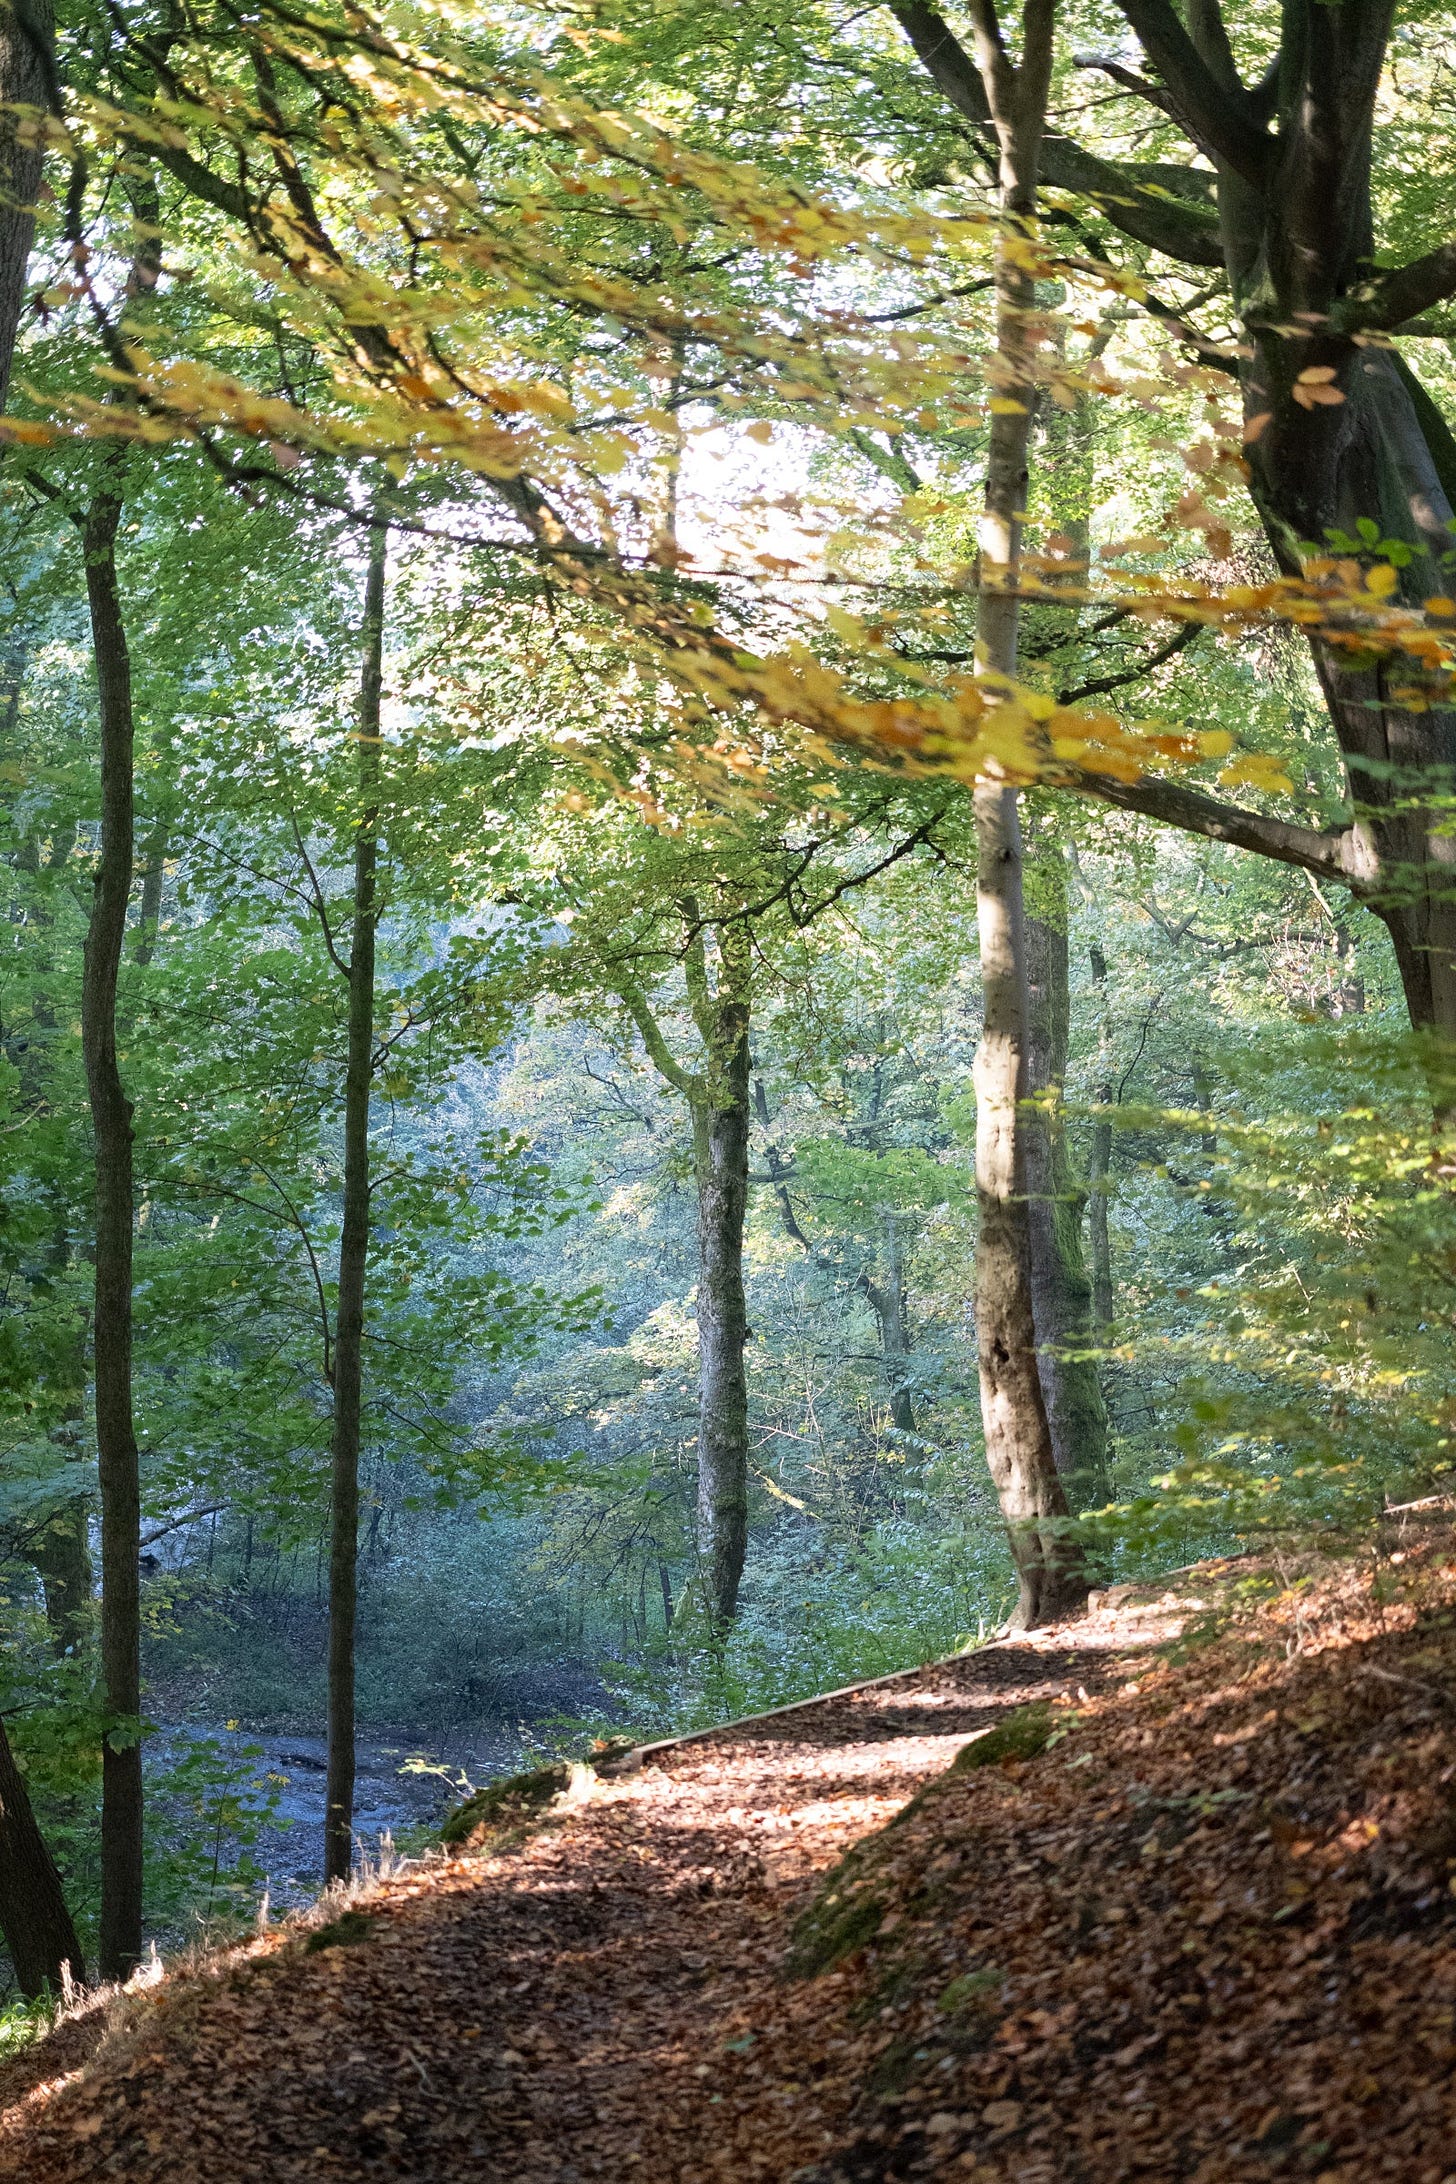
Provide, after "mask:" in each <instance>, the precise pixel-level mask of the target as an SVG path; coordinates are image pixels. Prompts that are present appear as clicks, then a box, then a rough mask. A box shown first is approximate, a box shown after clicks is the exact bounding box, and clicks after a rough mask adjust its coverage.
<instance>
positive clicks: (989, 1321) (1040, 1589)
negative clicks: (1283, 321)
mask: <svg viewBox="0 0 1456 2184" xmlns="http://www.w3.org/2000/svg"><path fill="white" fill-rule="evenodd" d="M972 17H973V21H974V23H975V26H976V33H977V59H978V62H979V63H980V66H981V73H982V77H983V80H984V82H985V86H986V94H987V98H988V100H989V101H990V104H991V108H992V113H993V116H994V119H995V124H996V131H997V137H998V141H999V145H1000V178H1001V181H1000V187H1001V210H1002V215H1003V220H1004V223H1005V224H1004V227H1003V231H1002V235H1001V238H1000V241H999V242H998V245H997V251H996V305H997V309H996V361H997V374H996V376H997V385H998V391H999V393H1000V395H1001V397H1002V398H1003V399H1002V402H1001V404H1000V406H999V407H998V408H997V409H996V410H995V411H994V412H993V414H992V417H991V434H990V447H989V450H988V454H987V466H986V503H985V513H984V515H983V517H982V522H981V598H980V621H979V630H978V635H977V645H976V657H977V666H978V669H979V672H980V674H981V675H982V677H983V678H984V679H985V681H986V682H987V683H988V684H989V685H990V687H991V689H992V691H993V692H994V691H995V690H996V689H998V688H1005V686H1006V685H1008V684H1009V683H1011V682H1012V681H1013V680H1014V678H1015V675H1016V669H1017V600H1016V574H1017V570H1018V567H1019V564H1020V557H1021V526H1022V517H1023V513H1024V510H1025V507H1026V491H1027V451H1028V444H1029V438H1030V431H1031V416H1032V407H1033V401H1034V388H1033V364H1034V352H1033V344H1032V335H1031V331H1030V322H1031V314H1032V311H1033V309H1034V305H1035V293H1034V289H1033V285H1032V281H1031V279H1030V277H1029V276H1028V274H1027V273H1026V271H1025V269H1024V266H1023V264H1022V262H1021V255H1022V242H1023V233H1024V227H1025V224H1026V223H1027V222H1028V221H1029V219H1030V218H1031V215H1032V213H1033V211H1034V208H1035V203H1036V172H1037V156H1038V150H1039V146H1040V139H1041V130H1042V123H1043V120H1044V117H1045V112H1046V96H1047V86H1048V83H1049V80H1050V73H1051V50H1052V18H1053V8H1052V0H1027V4H1026V7H1025V10H1024V14H1023V44H1024V53H1023V59H1022V63H1021V67H1020V69H1019V70H1017V71H1015V72H1014V74H1013V72H1012V70H1011V66H1010V63H1009V61H1008V59H1007V57H1006V53H1005V49H1004V47H1003V46H1002V44H1001V38H1000V32H999V29H998V27H997V25H996V20H995V16H994V14H993V12H992V11H991V9H990V8H989V6H987V5H984V4H982V0H977V4H976V5H975V6H973V9H972ZM973 801H974V808H975V823H976V844H977V877H976V918H977V925H978V928H979V932H980V942H981V984H982V994H983V1009H984V1014H983V1020H982V1031H981V1042H980V1045H979V1047H978V1049H977V1052H976V1061H975V1072H974V1076H975V1087H976V1199H977V1206H978V1211H979V1217H980V1218H979V1231H978V1236H977V1243H976V1341H977V1349H978V1353H979V1363H980V1377H981V1420H982V1425H983V1428H984V1432H985V1439H986V1461H987V1464H988V1466H989V1468H990V1472H991V1477H992V1479H993V1481H994V1482H995V1486H996V1493H997V1498H998V1500H999V1502H1000V1504H1001V1514H1002V1516H1003V1517H1004V1518H1005V1520H1006V1528H1007V1534H1008V1537H1009V1540H1010V1544H1011V1553H1012V1557H1013V1560H1014V1562H1015V1565H1016V1574H1017V1580H1018V1588H1019V1596H1018V1600H1017V1605H1016V1610H1015V1615H1014V1618H1013V1620H1014V1622H1015V1623H1016V1624H1017V1625H1018V1626H1019V1627H1022V1628H1033V1627H1035V1626H1036V1625H1038V1624H1041V1623H1046V1622H1050V1621H1052V1620H1054V1619H1055V1618H1056V1617H1057V1616H1058V1615H1060V1614H1063V1613H1065V1612H1067V1611H1068V1610H1069V1609H1071V1608H1073V1607H1075V1606H1077V1605H1078V1604H1079V1602H1080V1601H1081V1600H1082V1599H1084V1598H1085V1596H1086V1590H1087V1587H1086V1580H1085V1577H1084V1576H1083V1574H1082V1568H1081V1562H1080V1557H1079V1555H1078V1552H1077V1549H1076V1546H1075V1542H1074V1539H1073V1537H1072V1535H1071V1532H1070V1530H1069V1524H1070V1511H1069V1508H1068V1504H1067V1497H1066V1493H1065V1490H1064V1488H1063V1486H1062V1482H1061V1479H1060V1477H1059V1476H1058V1473H1057V1467H1056V1461H1055V1457H1054V1455H1053V1451H1052V1441H1051V1432H1050V1429H1049V1427H1048V1424H1047V1414H1046V1406H1045V1403H1044V1401H1043V1398H1042V1389H1041V1379H1040V1375H1039V1373H1038V1370H1037V1354H1036V1328H1035V1322H1034V1318H1033V1313H1032V1300H1031V1239H1030V1223H1029V1221H1028V1217H1027V1196H1026V1151H1025V1143H1024V1136H1023V1132H1022V1130H1021V1128H1020V1124H1019V1108H1020V1103H1021V1102H1022V1101H1023V1100H1024V1099H1025V1097H1026V1090H1027V1077H1026V1070H1027V1017H1028V997H1027V980H1026V932H1025V912H1024V907H1023V885H1022V855H1021V823H1020V818H1019V815H1018V812H1017V796H1016V791H1015V789H1013V788H1011V787H1008V786H1007V785H1006V783H1005V781H1004V779H1002V778H1001V777H1000V776H999V775H998V773H997V772H996V770H995V769H994V768H988V770H987V771H986V772H985V773H984V774H983V775H982V776H981V778H980V779H979V780H978V781H977V783H976V786H975V789H974V791H973Z"/></svg>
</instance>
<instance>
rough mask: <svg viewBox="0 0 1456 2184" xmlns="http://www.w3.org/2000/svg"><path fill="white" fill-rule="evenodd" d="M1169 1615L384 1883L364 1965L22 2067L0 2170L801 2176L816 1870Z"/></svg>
mask: <svg viewBox="0 0 1456 2184" xmlns="http://www.w3.org/2000/svg"><path fill="white" fill-rule="evenodd" d="M1171 1605H1172V1603H1171V1598H1170V1599H1169V1601H1168V1602H1166V1603H1165V1604H1164V1607H1163V1608H1162V1609H1161V1610H1159V1609H1154V1610H1151V1611H1149V1612H1147V1613H1140V1612H1139V1611H1136V1610H1133V1609H1130V1608H1129V1609H1127V1610H1125V1611H1124V1612H1122V1613H1120V1614H1117V1615H1103V1616H1101V1617H1093V1618H1091V1619H1090V1620H1088V1621H1086V1622H1082V1623H1078V1624H1074V1625H1068V1626H1066V1627H1065V1628H1064V1629H1061V1630H1053V1631H1051V1632H1043V1633H1039V1634H1038V1635H1037V1636H1036V1637H1035V1638H1034V1639H1025V1640H1019V1641H1015V1642H1003V1643H1001V1644H997V1645H993V1646H990V1647H987V1648H985V1649H983V1650H981V1651H979V1652H976V1653H974V1654H970V1655H967V1656H964V1657H961V1658H958V1659H955V1660H952V1661H949V1662H943V1663H939V1664H937V1665H935V1666H933V1667H930V1668H927V1669H923V1670H920V1671H917V1672H914V1673H912V1674H909V1675H906V1676H904V1677H901V1678H897V1679H896V1680H894V1681H892V1682H888V1683H880V1684H878V1685H871V1686H867V1687H861V1688H859V1689H857V1690H855V1691H854V1692H852V1693H850V1694H847V1695H838V1696H834V1697H831V1698H828V1699H825V1700H821V1701H817V1702H814V1703H812V1704H811V1705H808V1706H805V1707H801V1708H798V1709H796V1710H794V1711H792V1712H788V1713H784V1714H781V1715H779V1716H777V1717H772V1716H770V1717H760V1718H759V1719H758V1720H756V1721H753V1722H749V1723H745V1724H740V1725H735V1726H731V1727H729V1728H727V1729H724V1730H720V1731H714V1732H712V1733H710V1734H709V1735H707V1736H704V1737H700V1738H698V1739H695V1740H693V1741H691V1742H686V1743H682V1744H679V1745H677V1746H675V1747H672V1748H669V1749H666V1750H660V1751H657V1752H655V1753H653V1752H649V1754H648V1756H647V1758H646V1760H645V1762H644V1764H643V1765H642V1766H641V1768H640V1770H639V1771H637V1772H635V1773H631V1774H626V1775H621V1776H618V1777H615V1778H612V1779H603V1780H593V1781H591V1782H590V1783H589V1784H587V1785H585V1786H584V1794H580V1795H578V1796H577V1797H576V1799H575V1801H574V1802H572V1801H571V1793H568V1799H567V1800H566V1801H564V1804H563V1809H560V1810H559V1811H554V1812H552V1813H551V1814H549V1815H548V1816H547V1819H546V1822H545V1824H544V1825H542V1826H540V1827H538V1828H537V1829H536V1830H535V1831H534V1832H532V1833H531V1834H529V1835H528V1836H527V1838H526V1840H525V1841H524V1842H523V1843H521V1844H520V1845H518V1846H517V1847H515V1848H511V1849H507V1850H504V1851H501V1852H498V1853H496V1854H478V1855H473V1854H467V1855H463V1856H459V1857H451V1858H447V1859H443V1860H440V1861H438V1862H432V1863H430V1864H428V1865H427V1866H424V1867H416V1868H413V1869H409V1870H406V1871H404V1872H401V1873H399V1874H397V1875H395V1876H393V1877H391V1878H388V1879H385V1880H383V1881H381V1882H378V1883H376V1884H375V1885H373V1886H372V1887H371V1888H370V1889H369V1890H367V1891H366V1892H364V1893H363V1894H362V1895H359V1896H358V1897H357V1901H356V1909H357V1914H358V1915H357V1916H356V1917H354V1918H353V1919H351V1920H349V1921H348V1922H347V1923H348V1926H349V1935H350V1938H349V1941H348V1942H347V1944H346V1943H342V1942H341V1943H340V1944H339V1945H336V1946H330V1947H324V1948H315V1949H314V1950H312V1951H310V1950H309V1948H308V1935H307V1932H306V1931H305V1930H302V1929H300V1928H298V1927H296V1926H295V1927H292V1928H289V1929H281V1930H277V1931H275V1932H274V1933H273V1934H270V1935H269V1936H266V1937H264V1938H262V1939H260V1940H258V1941H255V1942H253V1943H250V1944H248V1945H246V1946H245V1947H243V1948H241V1949H238V1950H236V1951H233V1952H231V1953H230V1954H228V1955H227V1956H225V1957H222V1958H219V1959H215V1960H214V1961H213V1963H212V1964H211V1965H210V1966H208V1967H205V1968H204V1969H203V1971H202V1972H201V1973H198V1974H186V1973H176V1974H172V1975H169V1977H168V1978H167V1979H166V1980H165V1981H164V1982H163V1983H162V1984H161V1986H160V1987H158V1988H157V1989H156V1990H154V1991H153V1993H152V1994H150V1995H148V1996H147V1997H145V1998H141V1999H139V2000H138V2002H137V2004H136V2005H134V2006H132V2008H131V2010H130V2015H129V2021H128V2011H127V2007H126V2005H123V2011H122V2021H121V2022H120V2023H119V2024H117V2025H114V2027H113V2029H112V2030H111V2031H110V2032H109V2033H108V2034H107V2036H106V2038H105V2039H104V2041H103V2042H102V2044H101V2046H100V2048H99V2049H98V2050H97V2052H96V2053H95V2054H94V2056H92V2058H91V2059H90V2060H89V2061H87V2062H85V2063H84V2064H83V2066H82V2067H81V2068H79V2069H78V2068H77V2060H78V2055H77V2049H78V2044H79V2028H75V2027H69V2028H63V2029H62V2031H61V2032H60V2033H59V2034H58V2035H56V2036H54V2039H53V2042H51V2043H46V2044H45V2045H44V2046H43V2047H42V2048H41V2049H38V2050H35V2051H33V2056H32V2060H31V2062H30V2064H29V2067H28V2068H26V2067H25V2065H24V2060H23V2059H22V2065H21V2068H20V2069H19V2070H18V2069H17V2066H16V2065H15V2064H12V2065H11V2066H9V2069H8V2072H7V2073H4V2074H0V2099H4V2100H5V2101H8V2102H9V2104H10V2105H9V2106H8V2107H7V2109H6V2111H5V2116H4V2122H3V2127H0V2176H3V2177H5V2178H12V2177H13V2178H16V2179H19V2178H21V2177H24V2178H25V2179H26V2180H27V2184H80V2180H81V2179H90V2178H100V2177H125V2178H127V2179H131V2180H136V2184H144V2180H151V2179H162V2178H167V2179H169V2180H171V2184H176V2180H178V2179H184V2180H185V2179H191V2178H193V2177H196V2178H199V2179H200V2178H202V2177H206V2178H207V2179H208V2180H209V2184H234V2180H237V2184H243V2180H245V2179H246V2180H247V2184H259V2180H260V2179H267V2180H268V2184H275V2180H277V2184H282V2180H285V2179H302V2178H308V2179H311V2180H312V2179H326V2178H330V2177H339V2178H369V2177H376V2176H378V2177H415V2178H420V2179H429V2180H430V2184H455V2180H457V2179H460V2180H463V2179H465V2178H471V2179H474V2180H477V2184H478V2180H479V2179H481V2178H482V2177H486V2176H489V2177H491V2178H500V2179H511V2180H521V2184H536V2180H538V2179H539V2180H543V2184H544V2180H545V2179H548V2178H549V2179H551V2180H552V2184H578V2180H581V2179H586V2178H597V2177H603V2178H626V2177H633V2176H642V2177H647V2176H651V2177H652V2178H654V2179H672V2180H681V2184H688V2180H690V2179H697V2178H701V2179H710V2178H728V2177H734V2178H736V2177H765V2178H774V2179H778V2178H783V2177H787V2176H789V2175H790V2174H792V2173H793V2171H794V2170H795V2169H796V2168H798V2167H800V2166H804V2165H810V2164H813V2163H814V2162H815V2161H816V2159H817V2158H818V2157H819V2156H820V2155H821V2154H822V2153H823V2152H824V2150H825V2147H826V2145H827V2143H828V2141H829V2138H830V2136H831V2134H830V2133H829V2132H827V2131H826V2130H825V2128H824V2126H823V2123H822V2121H821V2118H820V2115H819V2111H818V2110H817V2108H816V2105H815V2101H814V2098H813V2093H812V2090H811V2089H807V2088H805V2087H804V2086H802V2085H800V2084H798V2083H797V2082H795V2081H794V2080H793V2079H792V2078H791V2077H790V2078H788V2079H787V2080H785V2079H784V2078H783V2075H782V2073H781V2072H780V2071H779V2069H778V2067H777V2064H776V2058H775V2047H774V2032H775V2018H776V2015H777V2014H778V2009H779V2006H780V1998H781V1997H782V1995H783V1992H784V1989H783V1985H782V1973H783V1967H784V1962H785V1958H786V1955H787V1952H788V1949H789V1945H790V1940H791V1934H792V1929H793V1926H794V1922H795V1919H796V1917H797V1916H798V1914H799V1913H800V1912H801V1911H802V1909H803V1908H804V1906H805V1905H806V1904H807V1902H808V1901H809V1900H810V1898H811V1896H812V1895H813V1893H814V1889H815V1885H816V1882H817V1881H818V1880H819V1878H820V1876H821V1875H822V1874H823V1873H824V1871H825V1869H826V1868H827V1867H829V1866H830V1865H831V1864H833V1863H834V1861H835V1860H837V1859H838V1858H840V1857H841V1856H842V1855H843V1854H844V1852H845V1851H846V1850H848V1849H849V1848H850V1847H851V1846H852V1845H853V1844H855V1843H856V1842H858V1841H859V1840H860V1839H861V1838H862V1837H864V1836H865V1835H867V1834H869V1833H870V1832H871V1831H873V1830H875V1829H878V1828H879V1827H881V1826H882V1825H883V1824H884V1823H885V1822H886V1821H887V1820H889V1819H890V1818H891V1817H892V1816H893V1815H894V1814H895V1813H896V1812H897V1811H899V1810H900V1809H901V1808H902V1807H903V1806H904V1805H905V1803H906V1802H907V1800H909V1799H910V1798H911V1797H912V1796H913V1795H914V1794H915V1792H916V1791H917V1790H918V1789H920V1788H921V1787H922V1785H923V1784H924V1783H925V1782H926V1781H927V1780H928V1779H929V1778H931V1777H932V1776H935V1775H937V1774H939V1773H941V1772H943V1770H944V1769H945V1768H946V1767H947V1766H948V1765H949V1764H950V1762H951V1761H952V1760H953V1759H954V1758H955V1756H956V1754H957V1753H958V1752H959V1751H960V1750H961V1748H962V1747H963V1745H964V1744H965V1743H966V1742H967V1741H968V1740H969V1739H971V1738H973V1737H975V1736H977V1735H978V1734H979V1733H981V1732H984V1731H985V1730H987V1729H989V1728H992V1727H994V1726H995V1725H996V1723H997V1722H998V1721H999V1720H1000V1719H1002V1718H1003V1717H1004V1716H1005V1714H1006V1712H1007V1711H1008V1710H1009V1709H1011V1708H1014V1707H1017V1706H1020V1705H1023V1704H1025V1703H1027V1702H1028V1701H1032V1700H1037V1699H1051V1700H1056V1699H1070V1700H1072V1701H1073V1702H1074V1703H1075V1701H1076V1700H1077V1698H1078V1697H1079V1695H1080V1696H1081V1697H1082V1698H1087V1697H1089V1696H1090V1697H1093V1698H1095V1697H1096V1695H1097V1694H1098V1693H1101V1692H1106V1691H1109V1690H1112V1689H1115V1688H1117V1687H1118V1686H1119V1685H1120V1684H1121V1683H1122V1682H1123V1680H1124V1679H1125V1678H1127V1677H1128V1676H1129V1675H1130V1674H1132V1673H1134V1672H1135V1669H1136V1665H1137V1663H1138V1661H1139V1659H1140V1658H1141V1657H1142V1655H1143V1653H1144V1651H1145V1649H1146V1648H1147V1647H1148V1646H1149V1645H1151V1644H1152V1643H1154V1642H1155V1641H1156V1640H1158V1639H1160V1638H1163V1637H1165V1636H1166V1635H1167V1634H1168V1631H1169V1628H1170V1620H1169V1614H1168V1612H1167V1610H1168V1608H1170V1607H1171ZM831 1976H832V1975H831ZM745 2024H749V2025H751V2026H752V2027H754V2028H757V2029H753V2030H750V2031H748V2032H746V2033H745V2032H744V2031H743V2027H744V2026H745ZM37 2067H41V2068H46V2069H48V2070H49V2072H50V2075H48V2076H47V2077H45V2078H43V2079H42V2080H41V2081H40V2082H39V2083H32V2084H31V2085H30V2086H29V2087H28V2089H23V2088H22V2085H21V2083H20V2082H19V2079H20V2077H21V2075H22V2073H23V2075H24V2076H26V2077H32V2078H33V2076H34V2072H35V2069H36V2068H37ZM730 2077H731V2088H730V2087H729V2086H728V2081H729V2079H730ZM7 2078H8V2084H7ZM725 2089H726V2090H725Z"/></svg>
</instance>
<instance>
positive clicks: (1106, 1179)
mask: <svg viewBox="0 0 1456 2184" xmlns="http://www.w3.org/2000/svg"><path fill="white" fill-rule="evenodd" d="M1089 955H1090V959H1091V964H1092V983H1093V985H1094V987H1095V988H1096V990H1097V1001H1098V1025H1097V1082H1096V1084H1095V1085H1094V1086H1093V1088H1092V1097H1093V1099H1094V1100H1095V1101H1096V1102H1097V1105H1098V1107H1099V1108H1100V1109H1101V1110H1102V1112H1101V1113H1100V1114H1099V1115H1098V1116H1097V1119H1096V1121H1095V1122H1094V1123H1093V1125H1092V1146H1091V1151H1090V1154H1089V1157H1088V1161H1087V1234H1088V1239H1089V1241H1090V1243H1091V1246H1092V1339H1093V1341H1094V1342H1095V1343H1096V1345H1097V1347H1098V1349H1099V1350H1107V1349H1110V1348H1111V1346H1112V1342H1113V1338H1114V1335H1115V1331H1116V1324H1117V1323H1116V1308H1115V1305H1114V1302H1113V1287H1112V1244H1111V1239H1110V1237H1109V1235H1108V1232H1107V1201H1108V1197H1109V1195H1110V1192H1111V1186H1112V1115H1111V1108H1112V1026H1111V1023H1110V1020H1109V1018H1108V1014H1107V958H1106V957H1105V956H1104V954H1103V953H1102V950H1101V948H1100V947H1098V946H1097V944H1096V942H1095V941H1094V943H1093V945H1092V947H1091V949H1090V951H1089Z"/></svg>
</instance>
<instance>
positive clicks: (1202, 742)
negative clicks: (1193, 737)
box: [1198, 728, 1234, 758]
mask: <svg viewBox="0 0 1456 2184" xmlns="http://www.w3.org/2000/svg"><path fill="white" fill-rule="evenodd" d="M1198 743H1199V748H1200V749H1201V751H1202V752H1203V755H1204V757H1205V758H1227V757H1228V754H1229V752H1230V751H1231V750H1232V749H1233V747H1234V739H1233V737H1232V736H1231V735H1230V734H1229V732H1228V730H1227V728H1206V729H1205V730H1204V732H1203V734H1202V735H1201V736H1200V737H1199V738H1198Z"/></svg>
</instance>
